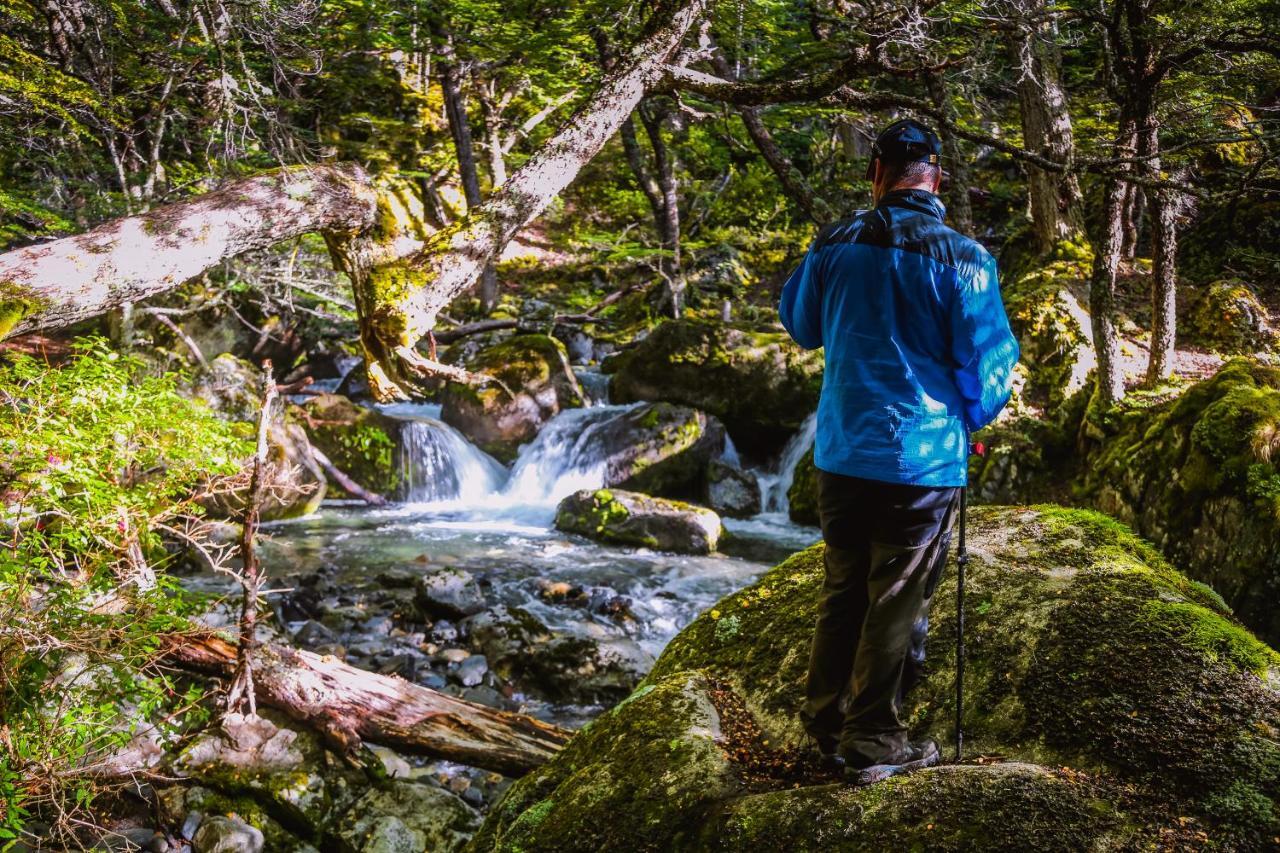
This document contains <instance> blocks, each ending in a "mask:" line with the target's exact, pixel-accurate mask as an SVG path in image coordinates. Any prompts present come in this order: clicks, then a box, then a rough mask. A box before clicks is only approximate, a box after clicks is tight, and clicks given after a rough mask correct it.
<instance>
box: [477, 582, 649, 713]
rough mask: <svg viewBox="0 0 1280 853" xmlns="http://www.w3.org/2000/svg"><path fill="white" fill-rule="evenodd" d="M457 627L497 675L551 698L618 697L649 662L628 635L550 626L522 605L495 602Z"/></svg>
mask: <svg viewBox="0 0 1280 853" xmlns="http://www.w3.org/2000/svg"><path fill="white" fill-rule="evenodd" d="M462 627H463V629H464V631H465V633H466V635H467V637H468V638H469V641H470V645H471V647H472V648H473V649H475V650H477V651H479V652H480V653H482V654H483V655H484V656H485V658H486V660H487V662H488V665H489V667H490V668H491V669H492V670H493V672H494V673H495V674H496V675H497V676H498V677H499V678H501V679H502V680H503V681H504V682H508V683H512V684H514V685H516V686H517V687H518V688H519V689H520V690H521V691H523V692H525V693H528V694H531V695H535V696H538V697H541V698H545V699H547V700H549V701H552V702H565V703H578V704H591V703H601V702H604V703H613V702H618V701H620V700H622V699H625V698H626V697H627V695H628V694H629V693H630V692H631V691H632V690H633V689H634V688H635V686H636V685H637V684H639V683H640V679H641V678H643V677H644V674H645V673H647V672H648V671H649V669H650V667H652V666H653V656H652V655H650V654H649V653H647V652H645V651H644V650H643V649H642V648H641V647H640V646H639V645H638V644H637V643H636V642H635V641H634V640H632V639H631V638H629V637H618V636H615V637H598V638H597V637H589V636H582V635H581V634H573V633H568V632H563V631H556V630H552V629H551V628H550V627H548V626H547V625H546V623H544V622H542V620H540V619H538V617H536V616H534V615H533V614H532V613H530V612H529V611H528V610H525V609H524V608H523V607H514V606H510V607H509V606H506V605H497V606H495V607H491V608H489V609H487V610H485V611H483V612H481V613H478V614H476V615H475V616H472V617H471V618H469V619H467V620H466V621H464V622H463V623H462Z"/></svg>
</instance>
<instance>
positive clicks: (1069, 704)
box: [471, 506, 1280, 853]
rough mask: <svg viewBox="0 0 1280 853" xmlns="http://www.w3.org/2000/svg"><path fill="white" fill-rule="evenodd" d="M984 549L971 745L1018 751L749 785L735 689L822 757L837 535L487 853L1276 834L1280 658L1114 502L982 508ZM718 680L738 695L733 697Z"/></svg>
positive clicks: (946, 587)
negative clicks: (810, 737) (890, 772)
mask: <svg viewBox="0 0 1280 853" xmlns="http://www.w3.org/2000/svg"><path fill="white" fill-rule="evenodd" d="M970 550H971V554H972V557H973V561H972V562H971V563H970V566H969V575H968V582H969V584H968V590H969V592H968V596H969V598H968V608H967V610H966V621H967V627H966V641H967V649H968V667H967V670H966V683H965V687H966V697H967V698H966V704H965V718H964V724H965V741H966V746H967V748H968V754H969V755H970V756H977V755H986V756H999V759H998V760H997V761H996V763H994V764H985V765H962V766H949V767H938V768H933V769H931V770H926V771H921V772H918V773H915V774H912V775H910V776H908V777H905V778H899V779H894V780H890V781H889V782H885V783H881V784H878V785H874V786H870V787H868V788H863V789H855V788H850V787H848V786H844V785H823V784H815V785H809V786H802V787H799V788H793V783H792V782H791V781H789V780H788V781H784V782H778V783H775V784H774V785H773V786H772V787H773V790H769V788H770V786H769V785H768V784H767V783H765V782H758V783H755V784H754V785H753V786H752V787H750V788H748V787H747V785H746V784H745V782H744V781H743V771H744V768H740V767H738V766H735V765H734V764H733V763H732V759H730V758H729V757H728V755H729V754H730V752H729V750H730V747H731V746H732V744H728V743H725V734H727V733H726V732H720V731H717V723H718V722H719V721H720V720H721V719H722V717H721V715H720V714H717V713H716V712H715V711H713V710H710V708H711V707H712V704H713V703H712V700H715V701H723V699H716V697H717V696H725V695H736V697H738V699H739V700H741V702H742V703H743V704H744V705H745V709H746V711H747V712H748V713H749V714H750V716H752V717H754V719H755V722H756V724H758V725H759V726H760V728H761V739H762V743H763V744H765V745H768V747H770V748H776V749H779V750H781V751H782V753H783V756H784V757H788V758H794V757H796V756H798V754H799V753H800V752H802V751H803V750H806V749H807V748H808V747H807V744H806V738H805V736H804V732H803V731H802V729H801V726H800V724H799V720H798V718H797V710H798V708H799V707H800V705H801V703H802V701H803V697H804V682H805V672H806V669H807V664H808V654H809V645H810V641H811V638H812V633H813V623H814V618H815V614H816V608H817V604H818V601H819V599H820V595H821V591H822V587H823V579H824V572H823V555H822V546H820V545H819V546H815V547H813V548H810V549H808V550H806V551H803V552H801V553H799V554H796V555H795V556H793V557H792V558H790V559H789V560H787V561H786V562H784V563H782V564H781V565H780V566H778V567H777V568H775V569H773V570H772V571H770V572H768V573H767V574H765V575H764V576H763V577H762V578H761V579H760V580H759V581H758V582H757V583H755V584H753V585H752V586H749V587H747V588H746V589H744V590H741V591H740V592H737V593H734V594H732V595H730V596H728V597H726V598H724V599H722V600H721V601H720V602H718V603H717V604H716V605H715V606H714V607H712V608H710V609H709V610H708V611H706V612H704V613H703V614H702V615H701V616H699V617H698V618H697V619H696V620H695V621H694V622H693V623H691V624H690V625H689V626H688V627H686V628H685V629H684V630H683V631H682V632H681V633H680V634H679V635H677V636H676V637H675V638H674V639H673V640H672V641H671V643H670V644H669V645H668V646H667V648H666V650H665V651H664V652H663V654H662V655H661V657H660V658H659V660H658V661H657V663H656V664H655V666H654V668H653V670H652V672H651V673H650V675H649V676H648V677H647V678H646V680H645V682H644V683H643V684H642V685H641V686H640V687H639V688H637V690H636V691H635V693H634V694H632V696H631V697H630V698H629V699H627V700H626V701H625V702H623V703H621V704H620V705H619V706H618V707H616V708H614V709H613V710H612V711H610V712H608V713H606V714H605V715H603V716H602V717H600V718H599V719H597V720H596V721H594V722H593V723H592V724H591V725H590V726H589V727H588V728H587V729H585V730H583V731H582V732H581V733H579V734H578V735H577V736H575V737H574V738H573V739H572V740H571V741H570V742H569V744H568V745H567V746H566V747H565V748H564V749H563V750H562V751H561V752H559V753H558V754H557V755H556V756H555V757H554V758H553V759H552V760H551V761H550V762H548V763H547V764H546V765H544V766H542V767H540V768H538V769H536V770H534V771H533V772H532V773H530V774H529V775H527V776H525V777H523V778H522V779H520V780H519V781H517V782H516V783H515V784H514V785H513V786H512V787H511V789H510V790H509V791H508V793H507V795H506V797H505V798H504V799H503V800H502V801H501V802H500V803H499V804H498V805H497V806H496V807H495V808H494V809H493V810H492V811H491V812H490V814H489V816H488V818H487V819H486V821H485V825H484V827H483V828H482V829H481V831H480V833H478V834H477V836H476V838H475V839H474V841H473V842H472V846H471V849H472V850H475V851H488V850H524V851H531V853H532V851H542V850H568V851H574V850H583V851H586V850H601V849H617V850H632V849H644V850H664V849H681V850H742V849H762V850H820V849H821V850H826V849H835V850H882V849H929V850H935V849H936V850H969V849H995V850H1109V849H1151V848H1154V847H1156V846H1159V845H1160V844H1165V845H1172V846H1175V847H1176V846H1180V845H1181V844H1183V843H1185V844H1186V845H1188V846H1190V845H1194V844H1199V843H1206V844H1208V845H1209V846H1213V847H1219V848H1221V849H1238V850H1245V849H1249V850H1254V849H1264V848H1269V847H1271V846H1272V845H1273V842H1274V839H1275V838H1276V837H1277V835H1278V834H1280V773H1277V769H1278V768H1280V743H1278V742H1277V740H1276V738H1275V736H1274V733H1275V732H1276V731H1277V730H1280V655H1277V653H1276V652H1275V651H1273V650H1272V649H1270V648H1268V647H1267V646H1265V645H1264V644H1262V643H1261V642H1259V641H1258V640H1257V639H1255V638H1254V637H1253V636H1252V635H1250V634H1249V633H1248V632H1247V631H1246V630H1244V629H1242V628H1240V627H1239V626H1237V625H1236V624H1234V623H1233V622H1232V620H1231V618H1230V613H1229V611H1227V609H1226V608H1225V607H1224V606H1223V604H1222V602H1221V600H1220V599H1218V598H1217V596H1215V595H1213V593H1212V592H1210V591H1209V590H1208V589H1207V588H1205V587H1204V586H1202V585H1200V584H1197V583H1194V582H1192V581H1189V580H1188V579H1187V578H1186V577H1184V576H1183V575H1181V574H1179V573H1178V572H1177V571H1175V570H1174V569H1173V568H1171V567H1170V566H1169V565H1168V564H1166V563H1165V562H1164V561H1163V559H1162V558H1161V557H1160V556H1159V555H1158V554H1157V552H1156V551H1155V550H1154V549H1153V548H1152V547H1151V546H1150V545H1148V544H1146V543H1144V542H1143V541H1141V540H1139V539H1137V538H1136V537H1135V536H1133V534H1131V533H1130V532H1129V531H1128V530H1127V529H1125V528H1124V527H1123V526H1122V525H1120V524H1118V523H1116V522H1114V521H1112V520H1111V519H1108V518H1106V517H1105V516H1102V515H1100V514H1097V513H1093V512H1089V511H1082V510H1067V509H1062V508H1058V507H1052V506H1041V507H1035V508H1020V507H1011V508H1010V507H979V508H975V509H974V510H973V514H972V518H971V523H970ZM951 575H952V573H951V572H948V573H947V574H946V575H945V576H944V579H943V582H942V584H941V585H940V587H939V588H938V591H937V593H936V600H937V602H938V606H935V607H934V609H933V619H932V620H931V622H932V623H931V625H930V641H931V644H932V646H931V648H932V650H933V652H934V654H933V656H932V657H931V659H930V672H929V675H928V677H927V678H926V679H925V681H924V682H923V683H922V684H921V685H920V687H919V688H918V689H917V690H916V691H915V692H914V693H913V694H912V695H911V696H909V697H908V701H907V706H906V708H905V710H906V714H907V719H908V720H909V721H910V723H911V726H912V733H913V735H914V736H916V737H921V736H929V737H933V738H935V739H937V740H938V741H939V742H940V744H941V745H942V746H943V751H944V754H945V753H947V752H949V751H950V748H951V743H950V741H951V733H952V724H953V714H954V704H953V701H954V695H955V673H954V664H953V660H952V656H951V653H950V651H951V649H952V648H953V645H954V642H955V629H956V621H955V615H954V612H953V609H952V608H951V607H949V606H946V605H947V604H948V603H949V602H951V601H953V596H954V595H955V586H954V580H953V578H952V576H951ZM713 679H714V680H715V683H717V684H718V685H719V687H718V689H719V690H720V691H723V692H721V693H716V694H715V695H713V690H712V688H713V682H712V680H713ZM761 749H762V746H761V743H755V744H754V745H753V746H752V747H751V751H752V752H753V753H757V754H758V753H759V752H760V751H761ZM1201 832H1203V833H1204V837H1203V838H1201V839H1200V840H1199V841H1197V840H1196V839H1197V838H1198V833H1201Z"/></svg>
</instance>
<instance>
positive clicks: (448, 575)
mask: <svg viewBox="0 0 1280 853" xmlns="http://www.w3.org/2000/svg"><path fill="white" fill-rule="evenodd" d="M414 598H415V600H416V601H417V603H418V606H419V607H420V608H422V610H423V611H424V612H425V613H426V614H427V615H429V616H431V617H432V618H440V617H443V618H446V619H460V618H463V617H465V616H471V615H472V614H475V613H479V612H480V611H481V610H484V605H485V601H484V595H482V594H481V592H480V587H479V585H478V584H477V583H476V579H475V578H474V577H472V576H471V574H470V572H466V571H463V570H462V569H453V568H446V569H436V570H434V571H430V572H427V573H426V574H424V575H422V576H421V577H420V578H418V581H417V589H416V592H415V596H414Z"/></svg>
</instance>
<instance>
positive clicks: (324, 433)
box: [299, 394, 402, 496]
mask: <svg viewBox="0 0 1280 853" xmlns="http://www.w3.org/2000/svg"><path fill="white" fill-rule="evenodd" d="M300 414H301V417H300V418H299V420H301V421H302V422H303V423H304V424H305V426H306V428H307V433H308V435H310V437H311V441H312V443H313V444H315V446H316V447H318V448H320V450H321V452H323V453H324V455H325V456H327V457H328V458H329V461H331V462H332V463H333V464H334V465H335V466H337V468H338V470H340V471H342V472H343V473H345V474H347V475H348V476H349V477H351V478H352V479H353V480H355V481H356V482H357V483H359V484H360V485H361V486H364V487H365V488H366V489H369V490H370V491H372V492H375V493H377V494H381V495H388V496H391V495H395V494H396V493H397V491H398V490H399V489H400V486H401V481H402V477H401V473H400V470H399V466H398V465H397V464H396V443H397V435H398V432H399V425H398V424H397V422H396V421H394V420H393V419H391V418H388V417H386V416H385V415H381V414H379V413H378V412H375V411H373V410H372V409H367V408H365V407H363V406H358V405H356V404H355V403H353V402H351V401H350V400H348V399H347V398H346V397H342V396H340V395H337V394H319V395H317V396H315V397H312V398H311V399H310V400H308V401H307V402H306V404H305V405H303V406H302V407H301V412H300Z"/></svg>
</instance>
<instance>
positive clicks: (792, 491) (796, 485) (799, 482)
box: [787, 447, 820, 527]
mask: <svg viewBox="0 0 1280 853" xmlns="http://www.w3.org/2000/svg"><path fill="white" fill-rule="evenodd" d="M787 512H788V514H789V515H790V516H791V520H792V521H794V522H795V523H796V524H808V525H810V526H812V527H817V526H818V523H819V521H820V519H819V518H818V468H817V466H816V465H814V464H813V448H812V447H811V448H809V451H808V452H807V453H805V455H804V456H801V457H800V461H799V462H797V463H796V469H795V472H794V473H793V474H792V475H791V486H790V487H789V488H788V489H787Z"/></svg>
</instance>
